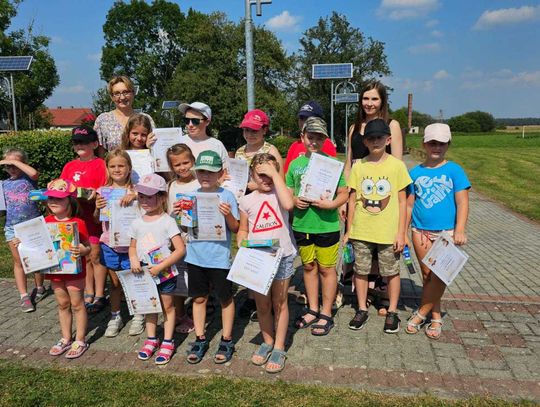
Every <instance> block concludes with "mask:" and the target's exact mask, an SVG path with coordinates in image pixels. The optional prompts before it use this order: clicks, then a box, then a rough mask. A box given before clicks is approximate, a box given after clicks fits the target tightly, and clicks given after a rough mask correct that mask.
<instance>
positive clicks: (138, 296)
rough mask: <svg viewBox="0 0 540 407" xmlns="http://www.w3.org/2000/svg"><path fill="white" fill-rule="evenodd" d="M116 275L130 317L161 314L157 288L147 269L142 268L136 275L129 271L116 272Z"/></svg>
mask: <svg viewBox="0 0 540 407" xmlns="http://www.w3.org/2000/svg"><path fill="white" fill-rule="evenodd" d="M116 274H117V275H118V278H119V280H120V284H122V288H123V290H124V294H125V296H126V302H127V306H128V309H129V314H130V315H136V314H137V315H144V314H156V313H158V312H161V302H160V301H159V294H158V290H157V286H156V283H154V280H153V279H152V276H151V275H150V272H149V271H148V269H146V268H145V267H143V272H142V273H137V274H135V273H132V272H131V270H122V271H117V272H116Z"/></svg>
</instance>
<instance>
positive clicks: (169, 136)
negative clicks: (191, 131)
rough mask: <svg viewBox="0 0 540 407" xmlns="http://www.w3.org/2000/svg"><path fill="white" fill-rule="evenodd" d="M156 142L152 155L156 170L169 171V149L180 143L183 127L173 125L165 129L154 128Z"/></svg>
mask: <svg viewBox="0 0 540 407" xmlns="http://www.w3.org/2000/svg"><path fill="white" fill-rule="evenodd" d="M153 132H154V135H155V136H156V142H155V144H154V145H153V146H152V157H153V158H154V162H155V167H154V168H155V169H156V172H168V171H170V170H171V169H170V168H169V163H168V162H167V150H168V149H169V147H171V146H174V145H175V144H178V143H180V137H182V129H181V128H179V127H171V128H165V129H154V130H153Z"/></svg>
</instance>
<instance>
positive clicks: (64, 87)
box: [57, 85, 86, 94]
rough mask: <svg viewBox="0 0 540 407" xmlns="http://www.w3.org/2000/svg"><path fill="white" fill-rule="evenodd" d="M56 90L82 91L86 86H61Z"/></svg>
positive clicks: (61, 91) (63, 91) (62, 91)
mask: <svg viewBox="0 0 540 407" xmlns="http://www.w3.org/2000/svg"><path fill="white" fill-rule="evenodd" d="M57 92H59V93H75V94H76V93H84V92H86V88H85V87H84V86H83V85H73V86H61V87H59V88H58V90H57Z"/></svg>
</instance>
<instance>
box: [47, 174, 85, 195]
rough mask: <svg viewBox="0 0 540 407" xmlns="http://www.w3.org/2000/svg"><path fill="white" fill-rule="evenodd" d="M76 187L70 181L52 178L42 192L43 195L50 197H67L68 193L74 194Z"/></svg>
mask: <svg viewBox="0 0 540 407" xmlns="http://www.w3.org/2000/svg"><path fill="white" fill-rule="evenodd" d="M76 190H77V187H75V185H73V184H72V183H71V182H69V181H66V180H64V179H61V178H57V179H53V180H52V181H51V182H49V184H48V185H47V190H46V191H45V192H44V193H43V195H45V196H49V197H51V198H67V197H68V196H70V195H74V192H75V191H76Z"/></svg>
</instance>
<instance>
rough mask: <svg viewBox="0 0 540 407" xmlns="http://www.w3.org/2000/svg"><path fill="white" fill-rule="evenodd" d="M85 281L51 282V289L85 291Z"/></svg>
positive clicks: (79, 279) (80, 279) (82, 279)
mask: <svg viewBox="0 0 540 407" xmlns="http://www.w3.org/2000/svg"><path fill="white" fill-rule="evenodd" d="M85 282H86V281H85V279H84V278H78V279H76V280H62V281H51V287H52V289H53V290H57V289H61V290H76V291H83V290H84V286H85Z"/></svg>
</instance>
